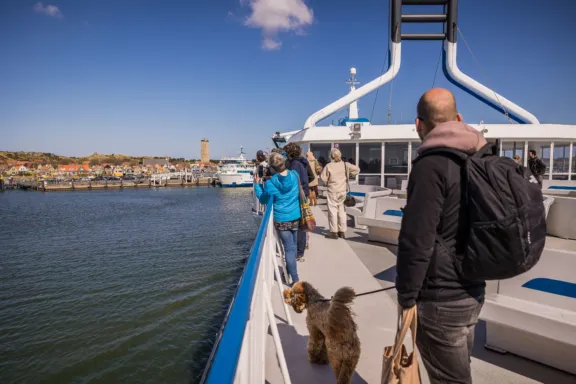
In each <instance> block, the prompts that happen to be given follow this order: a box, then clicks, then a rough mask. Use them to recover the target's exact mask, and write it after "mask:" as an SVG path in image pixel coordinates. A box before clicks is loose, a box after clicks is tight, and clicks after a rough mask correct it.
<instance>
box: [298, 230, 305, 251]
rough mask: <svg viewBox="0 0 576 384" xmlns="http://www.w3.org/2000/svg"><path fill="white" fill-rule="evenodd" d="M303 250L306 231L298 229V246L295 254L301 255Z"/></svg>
mask: <svg viewBox="0 0 576 384" xmlns="http://www.w3.org/2000/svg"><path fill="white" fill-rule="evenodd" d="M304 251H306V232H304V231H298V248H297V252H296V256H297V257H303V256H304Z"/></svg>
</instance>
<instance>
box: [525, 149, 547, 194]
mask: <svg viewBox="0 0 576 384" xmlns="http://www.w3.org/2000/svg"><path fill="white" fill-rule="evenodd" d="M528 168H529V169H530V172H532V175H534V177H535V178H536V180H537V181H538V184H540V188H542V181H543V180H544V174H545V173H546V164H544V162H543V161H542V160H541V159H540V158H539V157H538V156H536V151H535V150H533V149H531V150H530V151H528Z"/></svg>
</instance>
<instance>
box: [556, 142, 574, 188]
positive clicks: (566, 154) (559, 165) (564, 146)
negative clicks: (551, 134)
mask: <svg viewBox="0 0 576 384" xmlns="http://www.w3.org/2000/svg"><path fill="white" fill-rule="evenodd" d="M553 155H554V160H553V162H552V175H553V176H554V175H555V174H566V175H568V172H569V167H568V166H569V165H570V143H561V142H554V154H553ZM553 179H554V180H568V178H566V179H556V178H554V177H553Z"/></svg>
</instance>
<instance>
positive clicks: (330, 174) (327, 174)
mask: <svg viewBox="0 0 576 384" xmlns="http://www.w3.org/2000/svg"><path fill="white" fill-rule="evenodd" d="M330 158H331V159H332V162H331V163H328V164H326V166H325V167H324V170H323V171H322V174H321V175H320V178H321V179H322V181H324V183H325V184H326V186H327V187H328V222H329V226H330V233H328V234H327V235H326V238H328V239H338V238H339V237H340V238H342V239H343V238H344V237H345V234H346V211H345V210H344V200H345V199H346V193H347V189H348V186H347V177H354V176H356V175H357V174H358V173H359V172H360V168H358V167H357V166H355V165H353V164H350V163H345V162H343V161H342V153H341V152H340V150H339V149H337V148H334V149H332V151H330Z"/></svg>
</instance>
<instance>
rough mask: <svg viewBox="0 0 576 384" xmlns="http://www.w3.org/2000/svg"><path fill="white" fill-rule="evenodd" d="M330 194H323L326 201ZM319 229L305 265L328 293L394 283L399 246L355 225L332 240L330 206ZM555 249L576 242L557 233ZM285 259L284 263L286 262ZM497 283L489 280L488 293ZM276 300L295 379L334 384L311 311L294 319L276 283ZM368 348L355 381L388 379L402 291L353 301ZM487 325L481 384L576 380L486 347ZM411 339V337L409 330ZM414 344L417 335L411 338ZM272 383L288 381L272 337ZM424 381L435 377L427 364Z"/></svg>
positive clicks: (479, 341) (481, 328)
mask: <svg viewBox="0 0 576 384" xmlns="http://www.w3.org/2000/svg"><path fill="white" fill-rule="evenodd" d="M322 201H323V200H320V202H322ZM313 210H314V215H315V217H316V222H317V225H318V227H317V230H316V232H315V233H312V234H310V249H309V250H307V254H306V260H305V261H304V262H302V263H298V273H299V276H300V280H302V281H308V282H310V283H312V284H313V285H314V286H315V287H316V288H317V289H318V290H319V291H320V293H322V294H323V295H324V296H326V297H330V296H331V295H332V294H333V293H334V292H335V291H336V290H337V289H338V288H340V287H342V286H351V287H353V288H354V289H355V290H356V292H357V293H361V292H365V291H370V290H375V289H378V288H381V287H389V286H392V285H394V279H395V276H396V272H395V265H396V256H395V251H396V247H394V246H389V245H385V244H381V243H372V242H370V243H369V242H368V241H367V240H366V239H367V235H366V233H365V231H363V230H358V229H354V228H351V227H350V226H349V227H348V233H347V236H346V240H329V239H325V238H324V236H323V235H324V234H325V233H326V231H327V227H328V218H327V215H326V212H324V211H325V206H322V205H319V206H317V207H314V208H313ZM547 247H549V248H557V249H566V250H571V251H576V241H573V240H564V239H559V238H553V237H549V238H548V239H547ZM278 262H280V261H278ZM495 289H496V286H495V284H491V283H489V284H488V288H487V293H490V292H491V291H492V292H494V291H495ZM272 291H273V295H272V304H273V307H274V312H275V318H276V323H277V327H278V331H279V335H280V339H281V342H282V348H283V352H284V356H285V359H286V363H287V367H288V372H289V375H290V380H291V382H292V383H331V382H334V381H335V377H334V374H333V373H332V370H331V369H330V367H329V366H327V365H326V366H319V365H313V364H310V363H309V362H308V359H307V353H306V343H307V341H308V330H307V328H306V322H305V318H306V311H304V312H303V313H301V314H297V313H296V312H294V311H293V310H292V308H291V307H290V317H291V320H292V323H293V326H291V325H288V323H287V320H286V316H285V315H284V308H283V304H282V300H281V297H280V295H279V294H277V293H276V289H273V290H272ZM353 311H354V313H355V314H356V317H355V320H356V323H357V325H358V335H359V337H360V340H361V343H362V352H361V357H360V361H359V363H358V366H357V367H356V374H355V376H354V379H353V383H380V375H381V370H382V352H383V349H384V347H385V346H387V345H392V344H393V342H394V336H395V332H396V314H397V304H396V291H395V290H390V291H385V292H380V293H375V294H372V295H368V296H363V297H358V298H356V299H355V301H354V304H353ZM485 331H486V326H485V323H484V322H483V321H480V322H479V323H478V325H477V327H476V334H475V343H474V349H473V357H472V378H473V381H474V383H475V384H489V383H490V384H491V383H501V384H507V383H510V384H512V383H518V384H524V383H526V384H528V383H555V384H564V383H566V384H568V383H576V377H575V376H573V375H571V374H569V373H566V372H563V371H560V370H556V369H554V368H551V367H548V366H546V365H543V364H539V363H537V362H534V361H531V360H528V359H525V358H522V357H518V356H515V355H512V354H500V353H497V352H493V351H490V350H488V349H486V348H484V343H485V338H486V336H485ZM408 337H409V336H408ZM405 344H406V346H408V345H410V342H409V340H406V341H405ZM265 356H266V365H265V382H266V383H270V384H277V383H278V384H280V383H284V382H285V381H284V378H283V376H282V372H281V369H280V364H279V360H278V357H277V353H276V347H275V343H274V340H273V337H272V335H271V334H270V333H269V334H268V335H267V340H266V353H265ZM419 363H420V372H421V375H422V382H423V383H428V382H429V381H428V378H427V375H426V370H425V369H424V367H423V365H422V362H421V361H419Z"/></svg>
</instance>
